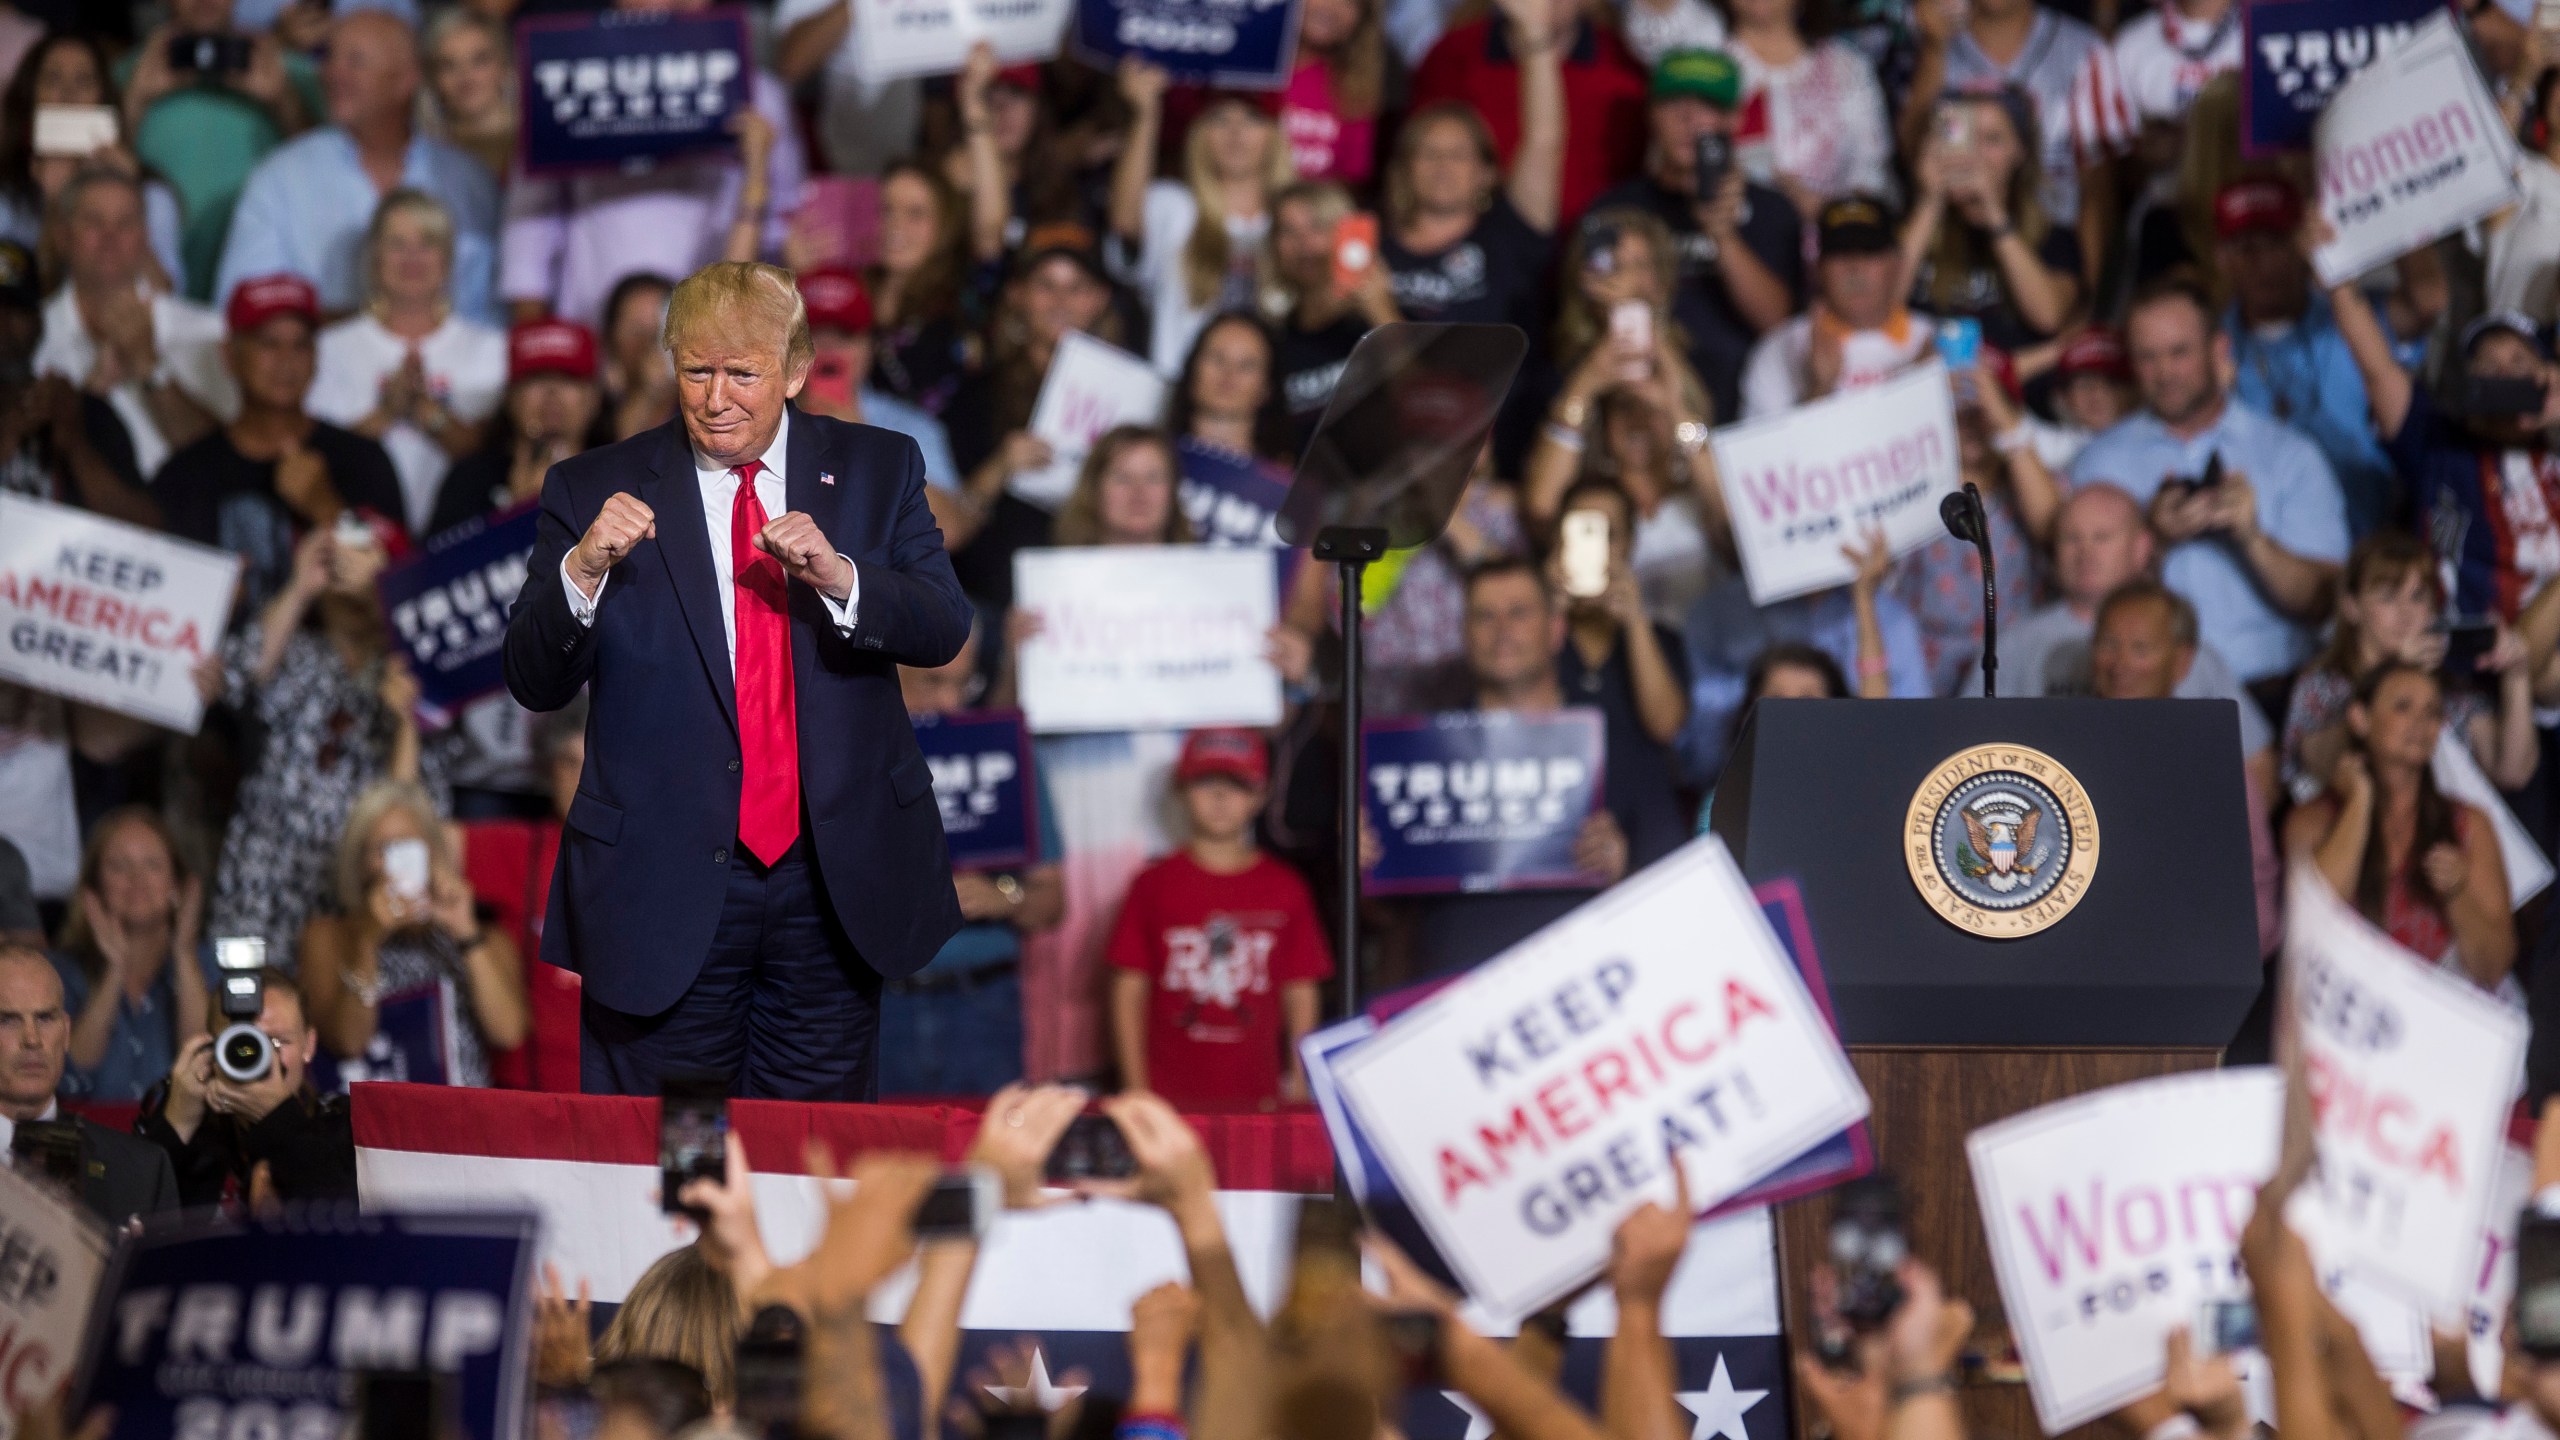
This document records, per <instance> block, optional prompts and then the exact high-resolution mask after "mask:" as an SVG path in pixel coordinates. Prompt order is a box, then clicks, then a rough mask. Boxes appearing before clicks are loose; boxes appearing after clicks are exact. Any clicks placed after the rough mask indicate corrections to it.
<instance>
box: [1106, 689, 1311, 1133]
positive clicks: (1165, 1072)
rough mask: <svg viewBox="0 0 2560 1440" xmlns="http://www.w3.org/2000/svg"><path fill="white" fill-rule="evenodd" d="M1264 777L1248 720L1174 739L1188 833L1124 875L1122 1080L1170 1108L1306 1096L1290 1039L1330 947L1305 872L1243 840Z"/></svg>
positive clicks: (1118, 1023)
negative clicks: (1169, 850) (1129, 876)
mask: <svg viewBox="0 0 2560 1440" xmlns="http://www.w3.org/2000/svg"><path fill="white" fill-rule="evenodd" d="M1269 776H1270V762H1269V759H1268V758H1267V756H1266V755H1265V753H1264V751H1263V746H1262V737H1261V736H1259V735H1257V734H1255V733H1253V732H1252V731H1250V730H1199V731H1194V732H1193V733H1192V734H1191V736H1190V738H1188V739H1187V740H1185V741H1184V742H1183V745H1182V759H1181V760H1180V761H1179V762H1178V763H1177V764H1176V765H1175V766H1174V770H1173V781H1174V784H1175V785H1177V786H1179V787H1180V788H1181V791H1182V807H1183V809H1184V811H1185V812H1186V813H1188V814H1189V816H1190V818H1191V836H1190V839H1189V841H1188V842H1187V843H1186V844H1185V845H1184V846H1183V848H1182V849H1180V850H1177V851H1175V852H1174V853H1173V854H1171V855H1168V856H1166V857H1165V858H1164V859H1162V860H1159V861H1157V862H1156V863H1155V864H1153V865H1150V866H1148V867H1147V868H1146V869H1145V870H1143V871H1141V872H1139V875H1138V878H1137V879H1136V880H1135V881H1134V882H1132V883H1131V884H1130V886H1129V897H1128V899H1126V900H1124V901H1122V902H1121V905H1120V920H1119V923H1118V924H1116V925H1114V926H1113V927H1112V930H1111V946H1110V949H1109V951H1108V952H1107V953H1108V957H1109V959H1110V962H1111V966H1112V970H1113V974H1112V977H1111V1031H1112V1045H1113V1048H1114V1050H1115V1051H1116V1052H1117V1053H1118V1056H1119V1060H1120V1080H1121V1083H1122V1084H1123V1085H1125V1086H1126V1087H1128V1088H1129V1089H1132V1090H1152V1091H1154V1092H1156V1093H1157V1094H1159V1095H1162V1096H1163V1097H1164V1098H1165V1099H1167V1100H1170V1101H1172V1102H1173V1103H1175V1104H1176V1105H1183V1104H1201V1103H1227V1104H1231V1103H1239V1102H1240V1103H1247V1104H1255V1105H1270V1104H1273V1103H1275V1102H1277V1101H1280V1100H1284V1099H1287V1100H1302V1099H1305V1098H1306V1088H1307V1087H1306V1077H1305V1076H1304V1075H1302V1074H1301V1073H1299V1069H1298V1040H1299V1037H1301V1036H1303V1035H1305V1034H1306V1033H1307V1032H1308V1031H1310V1030H1312V1029H1314V1028H1315V1024H1316V1010H1317V1002H1316V986H1318V985H1319V984H1321V983H1323V981H1324V979H1325V977H1327V976H1329V975H1331V974H1332V973H1333V952H1332V950H1331V948H1330V947H1328V946H1327V945H1326V944H1325V938H1324V926H1323V923H1322V922H1321V921H1319V920H1318V919H1317V918H1316V908H1315V902H1314V899H1313V897H1311V896H1310V895H1308V893H1307V884H1306V882H1305V881H1304V880H1301V879H1299V878H1298V874H1297V872H1296V871H1294V870H1291V869H1290V868H1289V867H1288V866H1286V865H1284V864H1282V863H1280V862H1279V861H1277V860H1274V859H1272V858H1271V857H1270V856H1268V855H1265V854H1263V853H1262V851H1261V850H1260V849H1258V848H1257V847H1256V846H1255V845H1254V843H1253V822H1254V817H1256V816H1258V815H1260V814H1261V813H1262V804H1263V801H1264V799H1265V798H1267V791H1266V788H1265V787H1266V783H1267V781H1268V779H1269Z"/></svg>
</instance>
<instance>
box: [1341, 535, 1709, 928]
mask: <svg viewBox="0 0 2560 1440" xmlns="http://www.w3.org/2000/svg"><path fill="white" fill-rule="evenodd" d="M1558 599H1559V597H1558V596H1557V595H1556V593H1555V591H1554V590H1553V589H1552V588H1551V587H1550V586H1549V585H1548V582H1547V576H1546V572H1545V571H1543V570H1541V569H1539V568H1538V566H1537V565H1536V563H1534V562H1532V561H1529V560H1525V559H1519V558H1516V557H1514V558H1504V559H1498V560H1490V561H1487V562H1486V563H1484V564H1483V565H1480V566H1478V567H1476V569H1475V570H1474V571H1473V572H1472V573H1470V574H1469V575H1468V576H1467V586H1466V621H1465V624H1466V652H1465V666H1464V669H1463V671H1462V672H1461V673H1459V674H1457V675H1454V676H1452V677H1451V678H1452V681H1453V682H1454V685H1455V693H1452V694H1450V695H1449V696H1448V697H1447V699H1448V701H1449V703H1447V704H1444V705H1442V706H1441V707H1440V708H1442V709H1447V710H1476V711H1485V712H1492V711H1507V712H1511V713H1515V714H1530V715H1537V714H1552V713H1554V712H1555V711H1558V710H1561V709H1563V708H1564V707H1565V706H1566V705H1568V704H1576V703H1580V702H1579V701H1578V699H1577V698H1576V697H1573V696H1570V695H1568V694H1566V692H1565V688H1564V684H1563V681H1562V680H1561V678H1560V677H1559V675H1558V673H1557V665H1556V657H1557V655H1558V653H1559V652H1561V651H1562V650H1563V648H1564V646H1565V644H1566V643H1567V642H1566V628H1565V611H1564V607H1563V606H1562V605H1561V604H1560V603H1558ZM1654 748H1655V752H1656V753H1654V754H1653V755H1651V756H1641V755H1639V756H1619V757H1617V758H1616V759H1615V760H1608V761H1604V763H1603V765H1602V767H1601V774H1602V777H1603V784H1604V785H1605V787H1606V792H1607V793H1606V795H1605V796H1604V803H1603V806H1602V808H1601V809H1599V810H1596V811H1594V812H1593V813H1592V815H1591V817H1590V818H1589V819H1587V820H1585V821H1584V822H1583V824H1582V829H1581V833H1579V834H1578V835H1576V836H1575V837H1574V845H1573V863H1574V868H1575V869H1576V870H1579V871H1581V872H1582V873H1583V874H1585V875H1588V876H1590V877H1591V879H1592V881H1593V882H1594V884H1593V886H1592V888H1591V889H1565V890H1518V891H1512V892H1509V893H1484V894H1474V895H1455V896H1450V897H1448V898H1447V899H1442V900H1432V901H1426V902H1421V903H1419V904H1417V905H1416V906H1414V908H1413V911H1412V919H1413V932H1414V960H1415V963H1416V966H1417V967H1418V969H1419V971H1420V973H1422V974H1426V975H1445V974H1454V973H1456V972H1458V971H1461V970H1466V969H1469V968H1472V967H1474V966H1476V965H1480V964H1482V963H1484V962H1485V961H1487V960H1489V959H1492V958H1493V957H1494V956H1496V955H1499V954H1501V953H1502V952H1503V951H1504V950H1507V949H1509V948H1510V947H1511V946H1512V945H1514V944H1516V943H1518V942H1519V941H1521V940H1523V939H1526V938H1527V937H1528V936H1529V935H1531V934H1533V933H1535V932H1536V931H1537V930H1538V929H1540V928H1541V927H1543V926H1545V925H1546V924H1548V923H1549V922H1550V921H1553V920H1555V919H1556V918H1557V917H1559V916H1561V915H1563V914H1564V913H1565V912H1566V911H1568V910H1571V909H1572V908H1574V907H1575V906H1576V905H1579V904H1581V903H1582V902H1583V901H1585V900H1588V899H1590V898H1591V896H1592V895H1593V893H1595V891H1597V890H1600V889H1605V888H1607V887H1608V886H1611V885H1615V884H1616V883H1618V881H1619V880H1621V879H1623V878H1625V876H1626V875H1627V874H1628V873H1629V872H1631V871H1634V870H1640V869H1643V868H1644V867H1645V866H1647V865H1650V864H1652V863H1653V862H1654V861H1656V860H1659V859H1661V858H1662V857H1663V856H1665V855H1668V854H1670V853H1671V851H1672V850H1673V849H1674V848H1675V847H1677V846H1678V845H1679V844H1680V842H1681V841H1682V840H1683V839H1685V838H1687V836H1686V832H1685V829H1684V827H1683V826H1682V825H1681V823H1680V813H1679V809H1678V804H1677V802H1676V801H1675V800H1674V799H1673V797H1672V795H1671V792H1670V790H1669V789H1668V788H1667V787H1665V786H1662V785H1659V784H1654V785H1647V784H1644V783H1643V782H1642V780H1641V779H1640V778H1639V777H1640V776H1641V775H1644V774H1652V775H1655V776H1659V775H1661V774H1663V773H1665V772H1666V771H1667V769H1668V763H1667V761H1666V760H1665V759H1664V757H1663V756H1662V755H1661V754H1660V747H1659V746H1656V747H1654ZM1364 823H1365V822H1364ZM1366 848H1367V846H1366V845H1365V844H1364V846H1363V849H1366Z"/></svg>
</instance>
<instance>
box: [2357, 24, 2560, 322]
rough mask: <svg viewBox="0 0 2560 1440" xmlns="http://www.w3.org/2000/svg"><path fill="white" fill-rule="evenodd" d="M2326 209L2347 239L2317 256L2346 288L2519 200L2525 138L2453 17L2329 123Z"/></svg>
mask: <svg viewBox="0 0 2560 1440" xmlns="http://www.w3.org/2000/svg"><path fill="white" fill-rule="evenodd" d="M2314 158H2315V159H2316V160H2317V162H2318V165H2319V171H2320V213H2322V214H2323V215H2326V216H2328V217H2329V223H2330V224H2331V225H2333V226H2335V227H2336V228H2337V234H2336V235H2335V236H2333V237H2332V238H2331V239H2330V241H2329V243H2328V244H2326V245H2323V246H2321V247H2320V248H2319V250H2318V251H2316V252H2314V253H2313V255H2312V257H2311V260H2312V264H2313V265H2314V267H2316V268H2317V269H2318V270H2319V272H2320V280H2321V283H2322V284H2325V285H2338V284H2343V283H2345V282H2346V281H2348V280H2351V279H2354V278H2355V277H2356V276H2358V275H2361V274H2363V273H2364V272H2365V271H2367V270H2370V269H2372V268H2373V267H2375V266H2377V265H2380V264H2383V263H2384V262H2386V261H2389V260H2392V259H2396V258H2397V257H2399V256H2400V255H2402V254H2404V253H2406V252H2408V251H2410V250H2414V249H2416V248H2417V247H2419V246H2421V245H2424V244H2426V243H2427V242H2429V241H2431V240H2433V239H2435V238H2436V237H2437V236H2439V235H2444V234H2447V233H2449V232H2451V231H2455V230H2459V229H2461V228H2462V227H2463V226H2465V225H2468V224H2470V223H2471V222H2472V221H2474V220H2476V219H2478V218H2480V217H2481V216H2483V215H2486V214H2488V213H2489V212H2491V211H2493V210H2497V209H2501V208H2503V207H2504V206H2506V205H2507V204H2508V203H2509V202H2510V201H2512V200H2514V199H2515V197H2516V181H2515V170H2516V142H2515V137H2514V136H2512V135H2510V134H2509V133H2508V132H2507V127H2506V124H2505V122H2504V121H2503V120H2501V119H2500V118H2499V115H2498V103H2497V101H2496V100H2495V99H2494V98H2492V97H2491V95H2490V94H2489V86H2488V83H2487V82H2486V81H2484V80H2482V79H2481V78H2480V67H2479V66H2478V65H2476V64H2474V63H2473V62H2472V59H2471V51H2470V47H2469V46H2468V45H2466V44H2465V43H2464V41H2463V38H2462V31H2461V28H2460V27H2459V26H2458V25H2457V24H2456V22H2455V20H2454V18H2453V16H2452V15H2450V14H2448V13H2446V12H2444V11H2438V12H2436V13H2435V14H2433V15H2431V16H2429V17H2428V18H2427V19H2426V20H2425V21H2424V22H2423V23H2422V24H2420V25H2419V26H2418V30H2417V34H2416V35H2414V36H2412V37H2411V38H2410V39H2409V41H2408V43H2406V44H2404V45H2402V46H2400V47H2399V48H2397V49H2395V50H2393V51H2391V52H2390V53H2389V54H2387V55H2384V56H2382V57H2381V58H2380V59H2377V60H2375V61H2374V62H2373V63H2372V64H2371V65H2369V66H2366V67H2365V69H2364V70H2363V71H2362V72H2361V73H2359V74H2358V75H2357V76H2356V78H2355V79H2353V80H2350V81H2348V82H2347V83H2346V85H2345V86H2343V87H2342V88H2340V89H2339V91H2338V95H2337V100H2336V102H2335V103H2333V104H2331V105H2330V106H2329V108H2328V110H2327V111H2326V112H2324V113H2323V114H2322V115H2321V117H2320V126H2319V130H2318V133H2317V144H2316V145H2315V146H2314Z"/></svg>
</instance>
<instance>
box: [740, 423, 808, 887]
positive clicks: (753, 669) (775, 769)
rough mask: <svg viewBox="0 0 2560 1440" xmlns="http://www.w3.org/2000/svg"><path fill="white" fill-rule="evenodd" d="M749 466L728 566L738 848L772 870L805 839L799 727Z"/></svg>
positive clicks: (753, 463)
mask: <svg viewBox="0 0 2560 1440" xmlns="http://www.w3.org/2000/svg"><path fill="white" fill-rule="evenodd" d="M763 470H764V463H763V462H762V461H759V460H750V461H748V462H747V463H746V464H744V465H741V466H739V467H738V468H737V469H735V470H732V471H730V472H729V473H730V474H732V475H735V476H737V477H738V500H737V503H736V504H734V505H732V506H730V507H729V564H730V574H731V575H732V576H733V577H734V578H733V580H732V582H731V583H732V584H733V585H734V586H735V587H736V600H737V626H738V662H737V671H738V749H739V752H740V755H741V758H742V759H743V760H744V762H745V764H744V766H743V769H744V771H745V776H744V783H743V784H742V786H741V788H740V789H739V791H738V843H739V844H741V845H744V846H746V847H747V850H748V853H750V854H752V855H754V856H755V857H756V858H757V859H759V860H761V861H763V862H764V863H766V864H767V865H771V864H773V863H774V862H775V861H777V860H780V859H781V858H782V852H784V851H785V850H788V849H790V848H791V842H792V841H794V840H796V839H798V838H800V725H799V721H798V719H797V718H796V717H795V716H794V715H793V713H792V695H791V621H790V617H789V615H788V613H787V612H786V611H785V610H784V608H783V587H784V577H783V574H782V562H781V561H779V560H776V559H775V558H773V557H772V556H771V555H768V554H766V553H765V552H763V551H762V550H759V549H757V548H756V536H758V535H760V534H762V533H763V532H764V523H765V514H764V502H763V501H761V500H759V499H757V498H756V476H757V475H758V474H759V473H761V472H762V471H763Z"/></svg>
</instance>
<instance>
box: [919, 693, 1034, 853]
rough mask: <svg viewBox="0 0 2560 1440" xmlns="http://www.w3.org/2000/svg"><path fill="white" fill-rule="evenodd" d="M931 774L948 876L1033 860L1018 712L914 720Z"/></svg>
mask: <svg viewBox="0 0 2560 1440" xmlns="http://www.w3.org/2000/svg"><path fill="white" fill-rule="evenodd" d="M915 726H916V744H917V746H918V747H919V748H921V749H922V750H923V751H924V763H925V764H926V765H927V766H930V767H931V768H932V770H933V798H934V803H935V804H937V805H939V806H940V807H941V808H942V833H943V835H944V836H945V837H946V838H948V839H949V841H950V842H951V868H952V869H954V870H1005V869H1010V868H1013V867H1016V866H1021V865H1031V864H1036V863H1038V862H1039V860H1040V859H1041V855H1040V813H1039V804H1040V801H1039V787H1038V786H1037V785H1034V784H1033V783H1032V781H1031V737H1030V735H1029V733H1028V732H1027V731H1025V730H1024V728H1023V724H1022V712H1021V711H1019V710H975V711H956V712H954V713H952V714H949V715H923V716H918V717H916V719H915Z"/></svg>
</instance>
